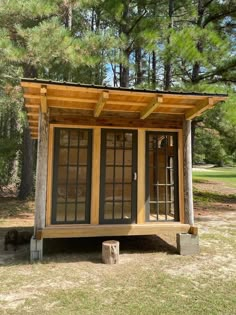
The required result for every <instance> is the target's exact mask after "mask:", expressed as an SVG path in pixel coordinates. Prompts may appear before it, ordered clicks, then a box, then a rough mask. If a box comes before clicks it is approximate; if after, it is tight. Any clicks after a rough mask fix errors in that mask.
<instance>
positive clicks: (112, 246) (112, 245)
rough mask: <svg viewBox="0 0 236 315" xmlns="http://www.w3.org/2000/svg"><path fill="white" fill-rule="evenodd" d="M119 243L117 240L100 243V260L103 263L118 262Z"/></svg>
mask: <svg viewBox="0 0 236 315" xmlns="http://www.w3.org/2000/svg"><path fill="white" fill-rule="evenodd" d="M119 251H120V243H119V242H118V241H105V242H103V243H102V261H103V262H104V264H110V265H111V264H118V263H119Z"/></svg>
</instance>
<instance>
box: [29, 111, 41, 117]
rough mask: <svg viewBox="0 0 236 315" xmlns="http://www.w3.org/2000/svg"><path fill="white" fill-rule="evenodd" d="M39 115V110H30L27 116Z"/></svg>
mask: <svg viewBox="0 0 236 315" xmlns="http://www.w3.org/2000/svg"><path fill="white" fill-rule="evenodd" d="M38 115H39V113H38V112H28V113H27V116H28V117H29V116H34V117H37V116H38Z"/></svg>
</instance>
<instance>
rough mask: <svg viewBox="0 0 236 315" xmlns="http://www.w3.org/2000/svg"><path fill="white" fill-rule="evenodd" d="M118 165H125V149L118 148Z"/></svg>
mask: <svg viewBox="0 0 236 315" xmlns="http://www.w3.org/2000/svg"><path fill="white" fill-rule="evenodd" d="M116 165H123V150H119V149H116Z"/></svg>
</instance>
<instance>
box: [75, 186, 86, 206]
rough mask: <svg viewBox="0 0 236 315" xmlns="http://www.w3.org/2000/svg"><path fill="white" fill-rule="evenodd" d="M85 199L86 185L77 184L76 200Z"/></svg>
mask: <svg viewBox="0 0 236 315" xmlns="http://www.w3.org/2000/svg"><path fill="white" fill-rule="evenodd" d="M85 200H86V185H78V187H77V201H84V202H85Z"/></svg>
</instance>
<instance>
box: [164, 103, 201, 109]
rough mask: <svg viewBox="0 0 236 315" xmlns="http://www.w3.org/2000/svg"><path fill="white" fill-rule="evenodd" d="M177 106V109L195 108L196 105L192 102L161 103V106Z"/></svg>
mask: <svg viewBox="0 0 236 315" xmlns="http://www.w3.org/2000/svg"><path fill="white" fill-rule="evenodd" d="M162 107H163V108H176V109H180V108H194V107H195V105H192V104H176V103H174V104H170V103H165V102H164V103H162V104H161V105H160V108H162Z"/></svg>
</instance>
